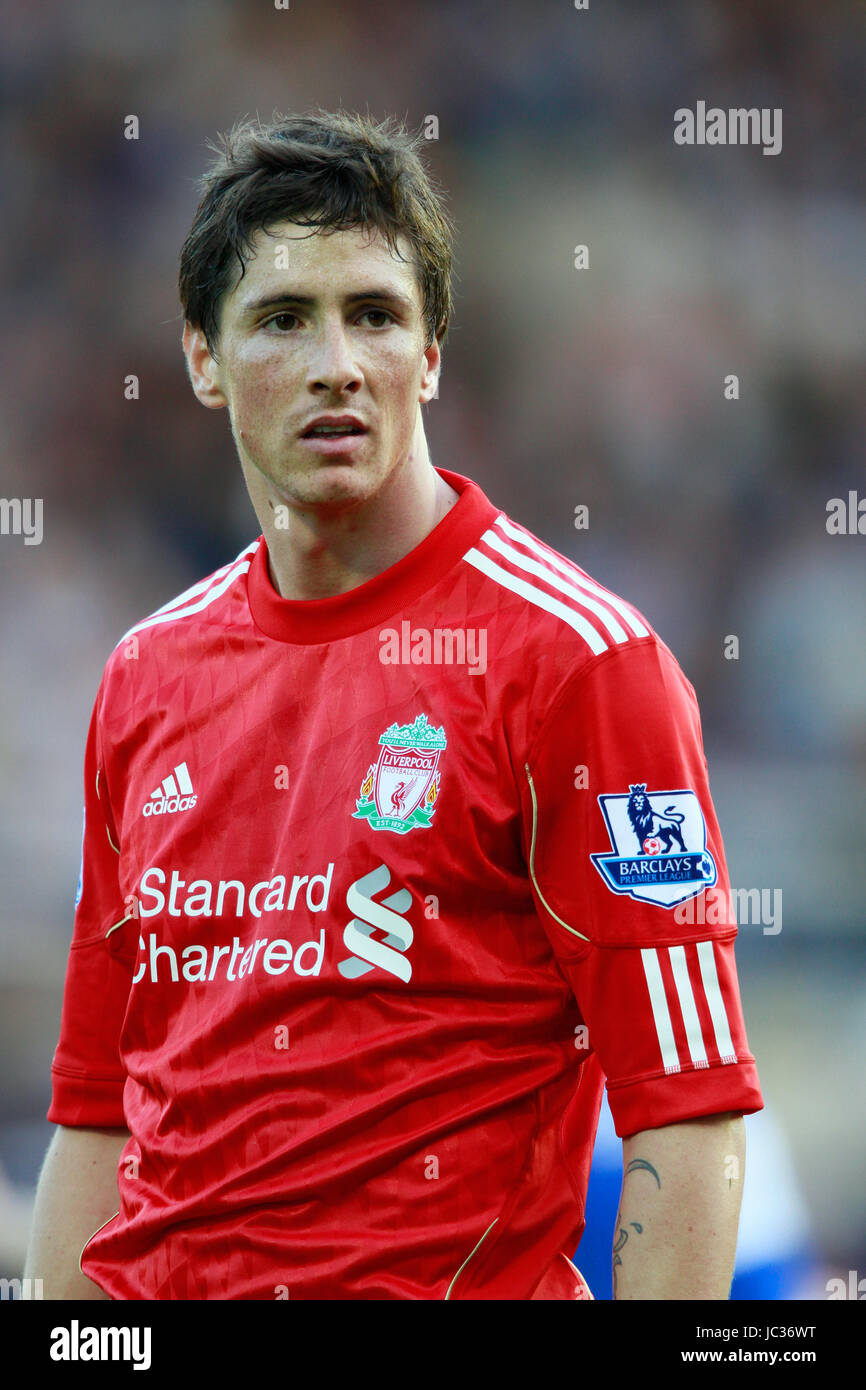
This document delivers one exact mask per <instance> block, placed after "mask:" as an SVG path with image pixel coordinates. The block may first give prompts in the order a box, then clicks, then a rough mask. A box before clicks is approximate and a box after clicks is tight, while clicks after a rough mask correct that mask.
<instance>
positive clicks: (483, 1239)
mask: <svg viewBox="0 0 866 1390" xmlns="http://www.w3.org/2000/svg"><path fill="white" fill-rule="evenodd" d="M498 1220H499V1217H498V1216H494V1218H493V1220H492V1221H491V1223H490V1225H489V1226H488V1227H487V1230H486V1231H485V1232H484V1235H483V1236H482V1237H481V1239H480V1240H477V1241H476V1242H475V1244H474V1245H473V1247H472V1249H471V1250H470V1251H469V1254H468V1255H467V1256H466V1259H465V1260H464V1261H463V1263H462V1265H461V1266H460V1268H459V1269H458V1271H457V1273H456V1274H455V1275H454V1276H453V1277H452V1279H451V1283H450V1284H449V1285H448V1288H447V1289H446V1290H445V1298H444V1299H443V1300H442V1301H443V1303H444V1302H446V1301H447V1300H449V1299H450V1297H451V1290H452V1289H453V1288H454V1285H455V1283H456V1282H457V1280H458V1279H459V1278H460V1275H461V1274H462V1273H463V1270H464V1269H465V1268H466V1266H467V1265H468V1263H469V1261H470V1260H471V1259H472V1256H473V1255H474V1254H475V1252H476V1250H477V1249H478V1248H479V1246H480V1245H481V1244H482V1243H483V1242H484V1241H485V1240H486V1239H487V1237H488V1236H489V1234H490V1232H491V1231H492V1230H493V1227H494V1226H495V1225H496V1223H497V1221H498ZM94 1234H96V1233H95V1232H94Z"/></svg>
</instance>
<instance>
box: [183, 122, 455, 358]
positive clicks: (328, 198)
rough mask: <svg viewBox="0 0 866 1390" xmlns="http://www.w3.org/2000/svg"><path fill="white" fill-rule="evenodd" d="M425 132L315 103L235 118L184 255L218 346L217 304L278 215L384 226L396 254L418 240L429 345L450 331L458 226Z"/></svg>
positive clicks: (204, 324) (190, 293) (186, 307)
mask: <svg viewBox="0 0 866 1390" xmlns="http://www.w3.org/2000/svg"><path fill="white" fill-rule="evenodd" d="M424 143H425V142H424V137H423V136H422V135H420V134H417V135H413V134H410V133H409V132H408V131H407V130H406V128H405V126H404V124H403V123H402V122H399V123H398V122H397V120H396V119H395V118H394V117H391V116H388V117H386V118H385V120H383V121H374V120H373V119H372V118H371V117H369V116H367V117H365V116H361V115H358V114H356V113H351V112H347V111H342V110H340V111H325V110H323V109H322V108H321V107H318V108H315V109H313V110H312V111H310V112H309V113H308V114H306V115H291V116H281V115H279V114H275V115H274V118H273V120H272V121H271V122H270V123H269V124H263V123H262V122H260V121H259V120H258V119H256V120H250V119H246V120H242V121H238V122H236V124H235V125H234V126H233V127H232V129H231V131H230V132H229V134H228V135H221V136H220V137H219V143H218V144H211V145H210V148H211V149H212V150H214V152H215V154H216V158H215V159H214V160H213V161H212V163H211V165H210V167H209V168H208V169H207V171H206V173H205V174H204V175H203V176H202V178H201V180H200V183H199V188H200V191H201V201H200V202H199V205H198V208H197V209H196V213H195V217H194V218H193V223H192V226H191V228H190V230H189V233H188V235H187V238H186V240H185V242H184V244H183V249H182V251H181V256H180V274H179V277H178V290H179V293H180V301H181V304H182V306H183V312H184V317H185V318H186V319H187V321H188V322H189V323H191V324H192V326H193V327H194V328H201V329H202V330H203V332H204V334H205V337H206V339H207V342H208V346H209V347H210V348H211V351H212V352H213V350H214V349H215V347H216V346H217V345H218V340H219V308H220V301H221V300H222V297H223V295H224V294H225V293H226V291H227V290H228V289H230V288H231V287H232V286H233V284H234V272H235V269H236V267H235V257H236V258H237V260H238V261H239V262H240V274H241V277H242V276H243V274H244V269H245V262H246V260H247V259H249V257H250V256H251V254H252V240H253V237H254V235H255V233H256V232H257V231H259V230H262V231H267V230H269V228H270V227H271V226H273V225H275V224H278V223H279V222H296V223H298V224H299V225H301V226H306V227H313V228H321V229H323V230H333V231H349V230H351V229H353V228H378V230H379V231H380V232H381V233H382V235H383V236H384V237H385V239H386V242H387V244H388V246H389V248H390V250H391V251H392V253H393V254H395V255H399V254H400V253H399V250H398V247H397V239H398V238H399V237H404V238H405V239H406V241H408V243H409V245H410V247H411V259H412V263H413V266H414V270H415V275H416V278H417V281H418V285H419V289H420V291H421V303H422V311H423V317H424V322H425V325H426V343H425V346H426V347H429V346H430V343H431V342H432V341H433V339H434V338H438V339H439V341H440V343H441V342H443V341H444V339H445V335H446V333H447V331H448V322H449V319H450V317H451V311H452V299H451V268H452V265H451V262H452V241H453V227H452V223H451V220H450V218H449V216H448V214H447V212H446V211H445V207H444V203H443V195H442V193H441V191H440V189H439V188H438V187H437V186H436V184H435V183H434V181H433V179H432V177H431V175H430V174H429V173H428V171H427V169H426V168H425V166H424V164H423V163H422V161H421V158H420V150H421V148H422V147H423V145H424Z"/></svg>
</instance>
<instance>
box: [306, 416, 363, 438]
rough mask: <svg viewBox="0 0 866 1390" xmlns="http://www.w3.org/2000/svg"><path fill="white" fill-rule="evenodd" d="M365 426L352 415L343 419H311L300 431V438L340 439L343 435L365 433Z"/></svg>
mask: <svg viewBox="0 0 866 1390" xmlns="http://www.w3.org/2000/svg"><path fill="white" fill-rule="evenodd" d="M366 433H367V427H366V425H363V424H362V423H361V421H360V420H357V419H355V418H354V417H347V418H346V419H345V420H339V419H334V420H329V419H327V418H325V419H322V420H313V421H311V423H310V424H309V425H308V426H307V428H306V429H305V430H304V431H303V432H302V434H301V438H302V439H340V438H342V437H344V436H345V435H355V434H366Z"/></svg>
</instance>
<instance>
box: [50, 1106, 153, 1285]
mask: <svg viewBox="0 0 866 1390" xmlns="http://www.w3.org/2000/svg"><path fill="white" fill-rule="evenodd" d="M128 1138H129V1133H128V1131H127V1130H118V1129H111V1130H106V1129H67V1128H65V1127H64V1126H62V1125H59V1126H58V1127H57V1130H56V1132H55V1134H54V1137H53V1139H52V1141H51V1144H50V1145H49V1148H48V1152H47V1154H46V1156H45V1162H44V1164H43V1168H42V1172H41V1174H40V1177H39V1185H38V1187H37V1189H36V1202H35V1206H34V1212H33V1227H32V1230H31V1234H30V1244H29V1248H28V1251H27V1262H26V1265H25V1269H24V1274H25V1278H27V1279H30V1280H35V1279H41V1280H42V1285H43V1296H44V1297H45V1298H48V1299H104V1298H107V1297H108V1295H107V1294H106V1293H104V1292H103V1290H102V1289H100V1288H99V1287H98V1285H96V1284H94V1282H93V1280H92V1279H88V1278H87V1277H86V1275H84V1274H82V1272H81V1270H80V1268H79V1263H78V1261H79V1256H80V1254H81V1251H82V1249H83V1247H84V1246H85V1245H86V1244H87V1242H88V1240H89V1239H90V1237H91V1236H92V1235H95V1234H96V1231H97V1230H98V1229H99V1227H100V1226H101V1225H103V1224H104V1223H105V1222H106V1221H109V1220H110V1219H111V1217H112V1216H114V1215H115V1213H116V1212H117V1209H118V1207H119V1206H120V1199H119V1197H118V1195H117V1165H118V1162H119V1159H120V1155H121V1152H122V1150H123V1147H124V1145H125V1144H126V1141H127V1139H128Z"/></svg>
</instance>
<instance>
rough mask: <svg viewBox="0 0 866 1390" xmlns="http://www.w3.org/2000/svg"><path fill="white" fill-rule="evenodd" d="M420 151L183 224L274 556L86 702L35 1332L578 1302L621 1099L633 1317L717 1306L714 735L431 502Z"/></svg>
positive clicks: (294, 145)
mask: <svg viewBox="0 0 866 1390" xmlns="http://www.w3.org/2000/svg"><path fill="white" fill-rule="evenodd" d="M421 144H422V142H421V140H420V137H416V136H413V135H411V134H409V133H408V132H406V130H405V129H404V128H403V127H402V126H400V125H397V123H395V122H394V121H391V120H389V121H385V122H382V123H376V122H373V121H372V120H370V119H365V118H361V117H356V116H352V115H348V114H346V113H343V112H338V113H328V112H322V111H316V112H312V113H310V114H307V115H305V116H294V117H290V118H285V119H279V120H275V121H274V122H273V123H271V124H270V125H261V124H259V123H254V122H246V123H242V124H240V125H239V126H237V127H236V128H235V130H234V131H233V132H232V134H231V135H230V136H229V137H228V139H227V140H225V141H224V142H223V145H222V148H221V149H220V150H219V151H218V152H217V154H216V158H215V160H214V162H213V164H212V166H211V168H210V170H209V172H208V173H207V175H206V176H205V179H204V183H203V192H202V198H201V202H200V205H199V207H198V210H197V212H196V214H195V218H194V222H193V225H192V228H191V230H190V232H189V235H188V237H187V239H186V242H185V245H184V248H183V251H182V256H181V272H180V294H181V300H182V305H183V311H184V319H185V326H184V330H183V347H184V351H185V354H186V362H187V367H188V371H189V376H190V380H191V383H192V387H193V390H194V392H195V395H196V396H197V398H198V400H199V401H200V402H201V403H202V404H203V405H205V406H207V407H209V408H212V409H219V408H222V407H225V408H226V409H227V410H228V415H229V419H230V422H231V428H232V432H233V436H234V440H235V443H236V446H237V452H238V456H239V459H240V464H241V468H242V469H243V473H244V477H245V480H246V484H247V487H248V490H249V494H250V498H251V500H252V504H253V507H254V509H255V512H256V516H257V518H258V521H259V524H260V526H261V534H260V535H259V536H258V537H257V538H256V539H255V540H253V541H251V543H250V544H249V545H247V546H245V547H244V549H243V550H242V551H241V553H240V554H239V555H238V556H237V558H236V559H234V560H232V561H231V562H230V563H228V564H226V565H224V566H223V567H222V568H221V569H219V570H217V571H216V572H215V573H213V574H211V575H209V576H208V577H207V578H205V579H202V580H201V581H200V582H199V583H196V584H194V585H193V586H192V587H191V588H190V589H188V590H187V591H186V592H185V593H183V594H181V595H179V596H178V597H177V598H174V599H171V600H170V601H169V602H168V603H166V604H165V605H164V606H163V607H162V608H160V609H159V610H158V611H157V612H156V613H153V614H152V615H151V616H149V617H147V618H145V619H144V620H143V621H141V622H138V623H136V625H135V626H134V627H133V628H131V629H130V631H129V632H128V633H127V634H126V635H125V636H124V637H122V638H121V640H120V641H119V642H118V644H117V646H116V648H115V649H114V651H113V652H112V654H111V656H110V657H109V659H108V662H107V664H106V667H105V671H104V675H103V678H102V681H101V683H100V687H99V691H98V694H97V698H96V702H95V707H94V711H93V717H92V721H91V725H90V731H89V736H88V739H87V747H86V754H85V769H84V787H85V828H84V843H83V857H82V868H81V877H80V882H79V888H78V897H77V900H76V911H75V919H74V929H73V940H72V946H71V950H70V954H69V965H68V972H67V979H66V987H65V998H64V1006H63V1016H62V1023H61V1030H60V1039H59V1043H58V1047H57V1050H56V1054H55V1058H54V1063H53V1068H52V1073H53V1098H52V1102H51V1107H50V1110H49V1112H48V1118H49V1119H50V1120H52V1121H53V1122H54V1123H55V1124H56V1125H57V1126H58V1128H57V1131H56V1135H55V1138H54V1139H53V1141H52V1144H51V1146H50V1149H49V1154H48V1157H47V1161H46V1164H45V1167H44V1169H43V1174H42V1176H41V1179H40V1186H39V1191H38V1194H37V1201H36V1213H35V1221H34V1232H33V1236H32V1241H31V1249H30V1254H29V1261H28V1268H29V1272H30V1274H31V1277H42V1278H43V1280H44V1289H45V1294H46V1296H48V1297H55V1298H60V1297H105V1296H107V1297H109V1298H114V1299H280V1298H292V1299H304V1300H312V1299H333V1300H337V1299H345V1300H365V1299H586V1298H591V1296H592V1295H591V1291H590V1290H589V1289H588V1288H587V1287H586V1285H585V1282H584V1281H583V1279H582V1278H581V1276H580V1274H579V1272H578V1271H577V1269H576V1268H575V1266H574V1265H573V1264H572V1262H571V1260H570V1259H569V1252H573V1251H574V1250H575V1248H576V1246H577V1242H578V1239H579V1237H580V1234H581V1231H582V1228H583V1201H584V1193H585V1190H586V1183H587V1175H588V1167H589V1161H590V1155H591V1151H592V1144H593V1138H594V1135H595V1132H596V1126H597V1121H598V1113H599V1106H600V1101H601V1095H602V1091H603V1087H604V1084H605V1080H606V1083H607V1088H608V1093H609V1097H610V1103H611V1107H612V1113H613V1116H614V1119H615V1123H616V1127H617V1132H618V1134H620V1135H621V1136H622V1137H623V1139H624V1181H623V1190H622V1199H621V1211H620V1215H619V1219H618V1221H617V1232H616V1236H615V1244H614V1248H613V1262H614V1273H615V1277H616V1285H617V1288H616V1296H617V1297H618V1298H658V1299H665V1298H669V1299H677V1298H715V1299H724V1298H726V1297H727V1296H728V1290H729V1285H730V1279H731V1269H732V1264H733V1257H734V1249H735V1243H736V1232H737V1219H738V1209H739V1201H740V1183H739V1181H738V1180H737V1179H738V1174H740V1173H741V1172H742V1164H743V1122H742V1116H743V1114H745V1113H749V1112H752V1111H755V1110H758V1109H760V1108H761V1106H762V1099H761V1093H760V1089H759V1083H758V1077H757V1073H756V1069H755V1063H754V1059H753V1057H752V1056H751V1054H750V1052H749V1048H748V1043H747V1039H746V1033H745V1028H744V1022H743V1016H742V1011H741V1005H740V999H739V993H738V986H737V977H736V971H735V964H734V936H735V934H736V927H735V925H734V921H733V917H732V915H731V914H730V913H728V912H726V911H724V910H723V909H724V905H725V901H726V895H727V891H728V884H727V873H726V868H725V863H724V855H723V848H722V842H721V838H720V834H719V827H718V825H717V822H716V817H715V814H714V811H713V806H712V802H711V800H710V792H709V787H708V781H707V768H706V762H705V758H704V752H703V747H702V742H701V732H700V724H699V717H698V709H697V704H696V700H695V695H694V691H693V690H692V687H691V686H690V685H689V683H688V681H687V680H686V679H685V677H684V675H683V674H682V672H681V671H680V669H679V667H678V665H677V663H676V661H675V659H674V657H673V656H672V654H671V652H670V651H669V650H668V648H667V647H666V646H665V644H664V643H663V642H662V641H661V639H660V638H659V637H658V636H657V635H656V634H655V632H654V631H653V630H652V628H651V627H650V624H649V623H648V622H647V620H646V618H645V617H643V616H642V614H641V613H639V612H638V611H637V609H635V608H634V607H633V606H632V605H631V604H630V603H627V602H625V601H624V600H623V599H621V598H619V597H617V596H616V595H615V594H613V593H611V592H610V591H609V590H607V589H606V588H604V587H603V586H602V585H600V584H598V583H596V582H594V581H593V580H592V579H590V578H589V577H588V575H587V574H586V573H585V572H584V571H583V570H582V569H580V568H579V567H578V566H577V565H576V564H575V563H574V562H573V561H571V560H568V559H566V558H564V557H563V556H562V555H559V554H558V553H557V552H556V551H554V550H553V549H551V547H550V546H548V545H546V544H544V543H543V542H542V541H541V540H539V539H538V538H537V537H536V536H534V535H532V534H531V533H530V532H529V531H528V530H527V529H526V528H525V527H523V526H521V525H520V524H519V522H518V521H515V520H512V519H511V518H510V517H508V516H506V515H505V514H504V513H503V512H502V511H501V510H500V508H498V507H497V506H496V505H495V503H494V502H492V501H491V500H490V499H489V498H488V497H487V496H486V495H485V493H484V492H483V491H482V490H481V488H480V487H479V486H478V485H477V484H476V483H475V482H473V481H471V480H470V478H468V477H467V476H465V475H464V474H463V473H462V472H459V471H455V470H453V469H451V468H442V467H434V466H433V465H432V463H431V460H430V457H429V454H428V450H427V444H426V440H425V434H424V427H423V423H422V416H421V410H420V406H421V405H423V404H426V403H428V402H429V401H430V400H431V398H432V397H433V396H434V395H435V393H436V387H437V380H438V376H439V371H440V365H441V348H442V344H443V341H444V339H445V335H446V330H447V327H448V320H449V316H450V312H451V298H450V288H449V285H450V267H451V223H450V219H449V217H448V215H447V214H446V212H445V210H444V206H443V201H442V197H441V194H440V193H439V192H438V190H437V189H436V188H435V186H434V184H433V182H432V181H431V179H430V178H429V176H428V174H427V173H426V170H425V168H424V165H423V163H422V161H421V158H420V149H421ZM531 462H532V461H531V460H527V466H528V467H531ZM208 485H209V481H208V479H206V478H203V479H202V486H203V487H207V486H208ZM713 895H715V896H713ZM708 905H709V907H713V908H715V911H711V910H709V908H708ZM720 905H721V909H722V910H720ZM705 908H707V909H708V910H705ZM732 1175H733V1178H732Z"/></svg>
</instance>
